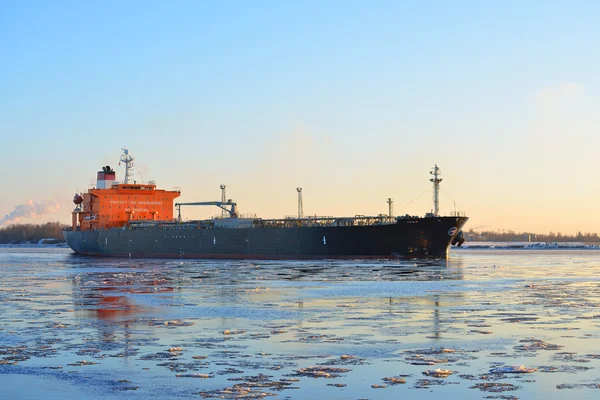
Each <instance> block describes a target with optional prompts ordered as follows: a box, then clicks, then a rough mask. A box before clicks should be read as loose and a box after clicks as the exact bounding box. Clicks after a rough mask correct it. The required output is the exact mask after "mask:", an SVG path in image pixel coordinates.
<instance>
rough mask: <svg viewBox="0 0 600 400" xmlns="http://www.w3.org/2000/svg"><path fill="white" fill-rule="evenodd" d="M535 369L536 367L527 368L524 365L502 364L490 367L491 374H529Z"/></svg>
mask: <svg viewBox="0 0 600 400" xmlns="http://www.w3.org/2000/svg"><path fill="white" fill-rule="evenodd" d="M535 371H537V368H527V367H526V366H524V365H516V366H508V365H506V366H504V367H498V368H492V369H490V373H491V374H530V373H532V372H535Z"/></svg>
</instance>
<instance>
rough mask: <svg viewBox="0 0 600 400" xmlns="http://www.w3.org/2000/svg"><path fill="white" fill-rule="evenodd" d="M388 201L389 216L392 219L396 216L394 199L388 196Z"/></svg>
mask: <svg viewBox="0 0 600 400" xmlns="http://www.w3.org/2000/svg"><path fill="white" fill-rule="evenodd" d="M386 203H388V216H389V217H390V219H392V218H394V199H392V198H391V197H388V199H387V202H386Z"/></svg>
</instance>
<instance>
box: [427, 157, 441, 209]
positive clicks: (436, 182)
mask: <svg viewBox="0 0 600 400" xmlns="http://www.w3.org/2000/svg"><path fill="white" fill-rule="evenodd" d="M429 173H430V174H431V175H433V178H431V179H430V181H431V182H433V216H434V217H439V216H440V182H441V181H442V178H440V175H441V174H442V171H441V170H440V169H439V168H438V166H437V164H435V167H433V169H432V170H431V171H430V172H429Z"/></svg>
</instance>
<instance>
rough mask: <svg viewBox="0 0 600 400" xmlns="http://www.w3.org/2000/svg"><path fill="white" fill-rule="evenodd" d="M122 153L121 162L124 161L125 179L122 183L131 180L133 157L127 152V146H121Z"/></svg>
mask: <svg viewBox="0 0 600 400" xmlns="http://www.w3.org/2000/svg"><path fill="white" fill-rule="evenodd" d="M121 150H123V154H121V159H120V161H121V162H124V163H125V179H124V180H123V183H131V181H132V180H133V160H134V158H133V157H132V156H131V154H129V150H128V149H127V148H125V147H124V148H122V149H121Z"/></svg>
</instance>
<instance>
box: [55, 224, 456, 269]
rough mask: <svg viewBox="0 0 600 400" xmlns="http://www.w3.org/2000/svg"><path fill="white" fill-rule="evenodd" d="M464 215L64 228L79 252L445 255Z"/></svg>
mask: <svg viewBox="0 0 600 400" xmlns="http://www.w3.org/2000/svg"><path fill="white" fill-rule="evenodd" d="M467 219H468V218H466V217H430V218H414V219H403V220H399V221H398V222H397V223H394V224H382V225H368V226H323V227H297V228H243V229H228V228H212V229H199V228H181V229H179V228H177V227H171V228H168V229H160V228H152V229H140V230H128V229H110V230H92V231H72V230H66V231H64V232H63V233H64V237H65V240H66V242H67V244H68V245H69V247H71V249H72V250H73V251H74V252H75V253H78V254H82V255H91V256H107V257H136V258H138V257H147V258H154V257H156V258H214V259H329V258H394V257H433V258H445V257H446V256H447V255H448V250H449V247H450V245H451V242H452V240H453V239H454V237H455V236H456V235H457V234H458V232H460V230H461V229H462V227H463V225H464V224H465V223H466V221H467Z"/></svg>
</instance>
